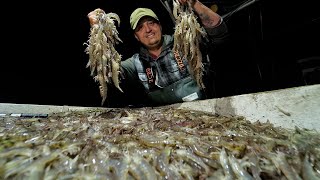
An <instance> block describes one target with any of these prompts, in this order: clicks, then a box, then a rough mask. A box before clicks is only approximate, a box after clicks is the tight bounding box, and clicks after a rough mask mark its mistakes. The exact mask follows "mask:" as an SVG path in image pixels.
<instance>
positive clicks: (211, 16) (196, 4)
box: [179, 0, 221, 28]
mask: <svg viewBox="0 0 320 180" xmlns="http://www.w3.org/2000/svg"><path fill="white" fill-rule="evenodd" d="M187 1H190V0H179V2H180V3H181V4H185V3H187ZM191 1H192V5H193V9H194V11H195V12H196V13H197V14H198V16H199V18H200V20H201V22H202V24H203V26H204V27H205V28H213V27H216V26H217V25H219V24H220V23H221V16H220V15H219V14H217V13H215V12H213V11H212V10H211V9H210V8H208V7H207V6H205V5H204V4H202V3H201V2H200V1H198V0H191Z"/></svg>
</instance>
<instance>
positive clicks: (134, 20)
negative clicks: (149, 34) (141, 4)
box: [130, 8, 159, 30]
mask: <svg viewBox="0 0 320 180" xmlns="http://www.w3.org/2000/svg"><path fill="white" fill-rule="evenodd" d="M144 16H150V17H153V18H155V19H156V20H157V21H159V18H158V16H157V15H156V14H155V13H154V12H153V11H152V10H151V9H148V8H137V9H136V10H134V11H133V12H132V14H131V16H130V25H131V28H132V29H133V30H134V29H135V28H136V27H137V24H138V22H139V20H140V19H141V18H142V17H144Z"/></svg>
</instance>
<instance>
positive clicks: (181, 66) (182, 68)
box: [173, 51, 184, 71]
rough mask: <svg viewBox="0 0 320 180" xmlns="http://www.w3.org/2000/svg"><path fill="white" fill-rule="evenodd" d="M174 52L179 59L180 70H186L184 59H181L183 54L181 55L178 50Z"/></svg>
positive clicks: (177, 59)
mask: <svg viewBox="0 0 320 180" xmlns="http://www.w3.org/2000/svg"><path fill="white" fill-rule="evenodd" d="M173 54H174V57H175V58H176V61H177V63H178V66H179V68H180V71H183V70H184V64H183V61H182V59H181V56H180V55H179V53H178V52H177V51H175V52H174V53H173Z"/></svg>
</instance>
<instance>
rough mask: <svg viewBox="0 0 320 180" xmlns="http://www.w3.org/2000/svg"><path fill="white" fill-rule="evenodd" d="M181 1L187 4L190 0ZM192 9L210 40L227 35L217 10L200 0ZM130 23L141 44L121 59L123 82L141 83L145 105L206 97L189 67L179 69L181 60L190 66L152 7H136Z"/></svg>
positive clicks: (90, 14)
mask: <svg viewBox="0 0 320 180" xmlns="http://www.w3.org/2000/svg"><path fill="white" fill-rule="evenodd" d="M179 1H180V3H186V1H187V0H179ZM193 9H194V11H195V12H196V13H197V15H198V16H199V18H200V21H201V23H202V25H203V27H204V28H205V29H206V31H207V34H208V35H209V37H210V39H211V42H213V43H217V42H219V41H221V40H222V39H223V38H224V37H225V36H226V33H227V27H226V25H225V23H224V22H223V20H222V18H221V17H220V16H219V15H218V14H217V13H215V12H213V11H212V10H211V9H210V8H208V7H206V6H205V5H203V4H202V3H201V2H200V1H198V0H195V1H194V3H193ZM88 18H89V21H90V24H91V25H92V24H94V23H96V19H95V13H94V12H90V13H89V14H88ZM130 25H131V28H132V30H133V31H134V36H135V38H136V39H137V41H139V42H140V43H141V45H142V46H141V48H140V52H139V53H136V54H134V55H133V56H132V57H130V58H128V59H126V60H125V61H122V62H121V67H122V69H121V70H122V73H123V76H124V79H122V82H123V81H124V82H126V84H131V85H133V87H134V86H135V85H138V84H140V85H141V84H142V85H143V89H144V92H145V94H146V97H147V100H148V101H147V103H148V104H146V105H152V106H158V105H166V104H172V103H179V102H183V101H193V100H198V99H204V98H206V95H205V92H204V91H203V90H202V89H201V88H200V87H198V85H197V83H196V81H195V80H194V78H192V76H191V75H190V72H189V71H188V68H183V70H182V69H181V68H180V69H179V67H180V66H181V64H178V63H179V62H180V63H181V62H182V63H183V64H184V65H185V66H186V67H187V66H188V63H187V60H186V59H182V61H181V59H180V60H179V59H177V58H179V57H177V55H175V53H174V52H173V51H172V47H173V37H172V36H170V35H163V34H162V26H161V24H160V22H159V18H158V17H157V15H156V14H155V13H154V12H153V11H152V10H151V9H148V8H137V9H136V10H134V11H133V12H132V14H131V16H130ZM145 103H146V102H145Z"/></svg>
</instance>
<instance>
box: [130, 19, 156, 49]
mask: <svg viewBox="0 0 320 180" xmlns="http://www.w3.org/2000/svg"><path fill="white" fill-rule="evenodd" d="M134 34H135V37H136V38H137V40H138V41H139V42H141V43H142V44H143V45H144V46H146V48H147V49H152V48H156V47H161V36H162V32H161V25H160V24H159V22H158V21H157V20H155V19H153V18H152V17H148V16H146V17H143V18H141V19H140V21H139V23H138V25H137V27H136V29H135V30H134Z"/></svg>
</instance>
